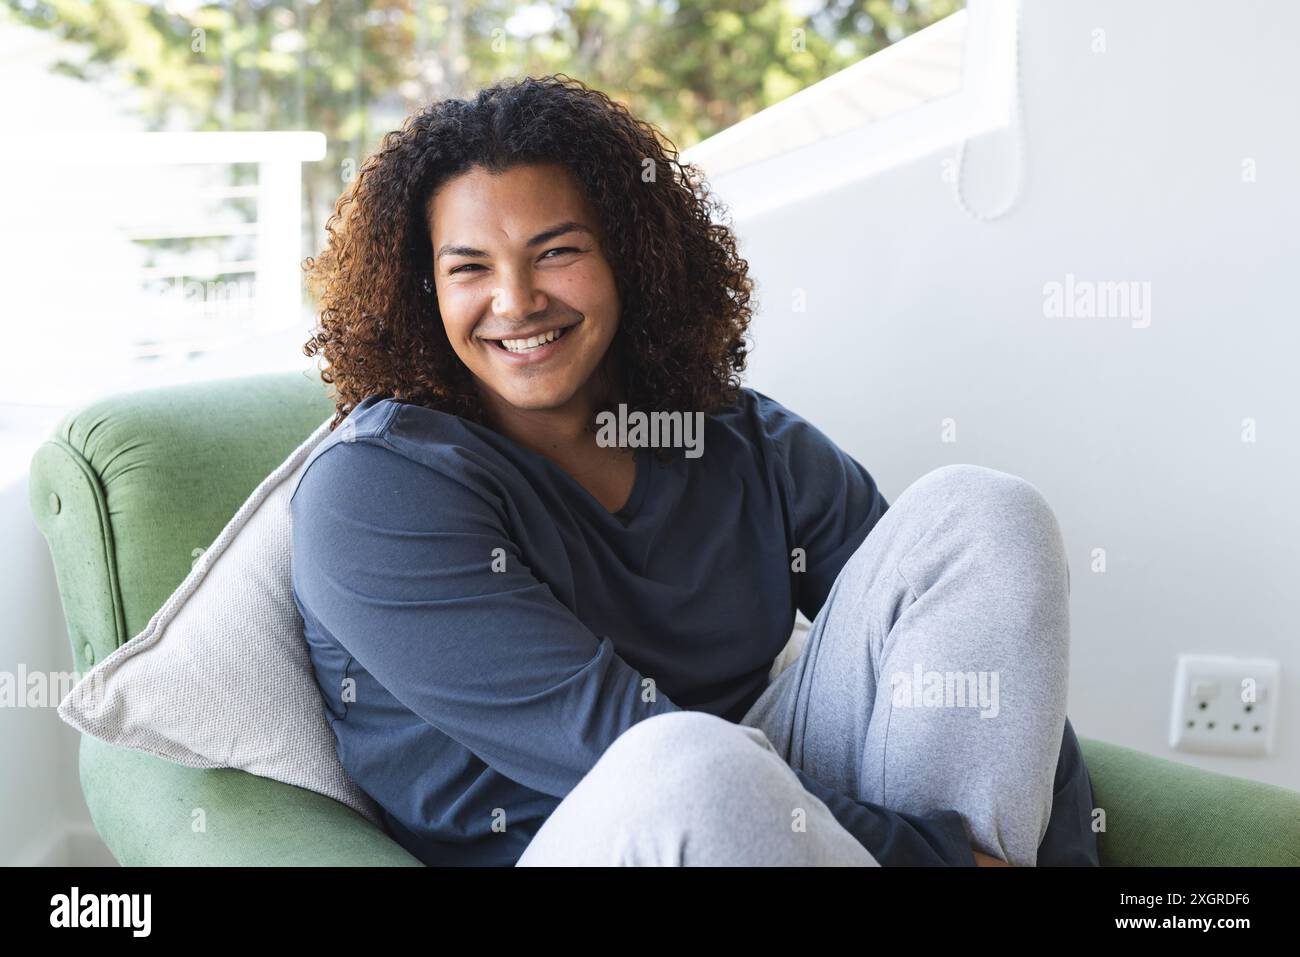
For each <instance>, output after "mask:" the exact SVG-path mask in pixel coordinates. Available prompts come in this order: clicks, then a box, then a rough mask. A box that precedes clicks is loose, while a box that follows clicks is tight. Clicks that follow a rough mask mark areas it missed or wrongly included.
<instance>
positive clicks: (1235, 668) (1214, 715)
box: [1169, 655, 1282, 755]
mask: <svg viewBox="0 0 1300 957" xmlns="http://www.w3.org/2000/svg"><path fill="white" fill-rule="evenodd" d="M1281 670H1282V669H1281V666H1280V665H1279V664H1278V662H1277V661H1276V660H1274V659H1270V658H1230V657H1227V656H1224V655H1179V656H1178V670H1177V672H1176V675H1175V678H1174V706H1173V711H1172V713H1171V716H1170V721H1169V746H1170V747H1171V748H1176V749H1178V750H1180V751H1197V752H1201V753H1204V754H1248V755H1249V754H1269V753H1270V752H1272V750H1273V738H1274V733H1275V732H1276V730H1277V715H1278V689H1279V687H1280V681H1279V678H1280V676H1281Z"/></svg>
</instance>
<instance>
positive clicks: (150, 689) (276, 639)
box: [59, 416, 381, 824]
mask: <svg viewBox="0 0 1300 957" xmlns="http://www.w3.org/2000/svg"><path fill="white" fill-rule="evenodd" d="M331 418H333V416H331ZM329 434H330V432H329V420H328V419H327V420H326V421H325V422H324V423H322V424H321V425H320V427H319V428H317V429H316V431H315V432H313V433H312V435H311V437H310V438H308V439H307V441H305V442H303V443H302V445H300V446H299V447H298V448H297V450H296V451H294V453H293V454H292V455H290V456H289V458H288V459H286V460H285V462H284V463H283V464H282V465H280V466H279V467H278V468H277V469H276V470H275V471H274V472H272V473H271V474H270V475H269V476H267V477H266V479H264V480H263V481H262V483H261V484H260V485H258V487H257V488H256V489H255V490H254V491H253V494H252V495H251V496H249V498H248V500H247V501H246V502H245V503H244V504H243V505H242V506H240V509H239V511H238V512H237V513H236V514H235V517H234V518H232V519H231V520H230V522H229V523H228V524H227V525H226V527H225V528H224V529H222V531H221V534H220V535H218V536H217V540H216V541H215V542H213V543H212V545H211V547H209V548H208V550H207V551H206V552H204V553H203V554H202V556H200V557H199V559H198V560H197V561H196V562H195V564H194V567H193V568H192V569H191V570H190V573H189V574H188V575H187V576H186V577H185V580H184V581H183V582H181V584H180V586H179V587H178V588H177V589H176V591H175V592H173V593H172V595H171V597H170V598H168V599H167V601H166V602H165V603H164V604H163V606H162V608H160V609H158V611H157V612H156V613H155V614H154V616H153V617H152V618H151V619H150V620H149V624H148V625H147V626H146V627H145V629H144V631H142V632H140V634H138V635H136V636H135V637H134V638H132V639H131V640H130V641H128V642H127V643H126V644H124V645H122V646H121V647H120V648H118V649H117V650H116V651H114V652H113V653H112V654H110V655H109V656H108V657H107V658H105V659H104V660H103V661H101V662H100V663H99V664H98V665H96V666H95V668H93V669H92V670H91V671H90V672H89V673H88V674H87V675H86V676H85V678H84V679H83V680H82V681H81V682H80V683H79V684H78V685H77V686H76V687H75V688H73V690H72V691H70V692H69V693H68V695H67V696H66V697H65V698H64V699H63V701H62V702H61V703H60V704H59V717H61V718H62V719H63V720H64V721H66V722H67V723H68V724H70V725H72V726H73V727H75V728H77V729H79V730H80V731H82V732H84V733H86V734H89V735H92V736H94V737H96V738H99V739H100V740H102V741H106V742H108V743H109V744H113V745H118V746H119V747H124V748H131V749H133V750H136V751H144V752H147V753H149V754H153V755H157V756H158V757H161V758H166V759H168V760H169V761H174V762H176V763H177V764H183V765H186V766H188V767H192V768H239V769H240V770H242V771H248V772H249V773H251V774H256V775H258V776H260V777H264V778H273V779H275V780H277V781H283V782H285V783H286V784H293V785H296V786H298V787H301V788H307V789H308V790H311V791H316V792H319V793H321V794H324V795H326V796H328V797H331V798H334V799H335V800H337V801H341V802H342V803H343V804H346V805H347V806H348V807H350V808H352V809H353V810H355V811H357V812H358V813H360V814H361V815H363V816H364V817H366V818H368V819H369V820H371V821H372V822H374V823H377V824H378V823H380V820H381V819H380V816H379V808H378V806H377V805H376V804H375V802H374V801H373V800H372V799H371V798H370V797H369V796H368V795H367V794H366V793H365V792H364V791H362V790H361V788H360V787H358V785H357V784H356V782H354V781H353V780H352V779H351V778H350V777H348V775H347V772H345V771H344V770H343V766H342V764H340V763H339V759H338V753H337V751H336V750H335V747H336V745H335V741H334V733H333V731H332V730H331V729H330V726H329V722H328V720H327V719H326V716H325V708H324V704H323V702H322V701H321V696H320V691H319V689H318V688H317V685H316V680H315V676H314V673H313V671H312V666H311V658H310V657H309V656H308V653H307V642H306V640H305V639H304V637H303V621H302V617H301V616H300V615H299V614H298V609H297V606H296V605H295V604H294V601H293V592H292V584H291V580H290V535H289V532H290V526H289V522H290V512H289V495H290V493H291V492H292V491H293V489H294V487H295V485H296V483H297V477H298V473H299V471H300V470H301V468H302V466H303V464H304V462H305V461H306V459H307V457H308V456H309V455H310V454H311V452H312V450H313V449H314V448H315V447H316V446H317V445H318V444H320V442H322V441H323V440H324V439H325V438H327V437H328V436H329Z"/></svg>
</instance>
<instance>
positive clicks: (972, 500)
mask: <svg viewBox="0 0 1300 957" xmlns="http://www.w3.org/2000/svg"><path fill="white" fill-rule="evenodd" d="M908 494H914V495H915V496H916V497H918V498H920V497H925V498H927V499H938V500H940V501H942V502H944V503H949V504H951V505H953V506H955V507H957V508H960V509H962V510H964V511H966V512H968V513H971V514H973V515H976V516H979V517H983V518H986V519H987V520H988V521H989V522H990V523H993V524H998V523H1003V522H1005V521H1007V520H1011V521H1013V522H1014V523H1015V524H1017V525H1020V526H1022V527H1028V528H1031V529H1033V530H1034V531H1035V532H1036V533H1037V535H1038V536H1039V537H1041V538H1043V539H1044V540H1045V542H1047V543H1048V544H1051V545H1053V546H1060V545H1061V544H1062V542H1061V539H1062V536H1061V527H1060V524H1059V523H1058V521H1057V519H1056V513H1055V512H1053V510H1052V507H1051V505H1050V504H1049V503H1048V501H1047V499H1046V497H1044V495H1043V493H1042V492H1041V491H1039V489H1038V488H1037V486H1035V485H1034V484H1033V483H1031V482H1029V481H1027V480H1026V479H1023V478H1021V477H1020V476H1018V475H1013V474H1012V473H1010V472H1002V471H999V470H997V469H991V468H987V467H986V466H983V465H969V464H956V465H944V466H941V467H940V468H937V469H933V470H931V471H929V472H926V473H925V474H924V475H922V476H921V477H920V478H919V479H917V480H916V481H915V482H913V483H912V485H911V486H909V487H908V488H907V489H906V490H905V492H904V495H908ZM901 500H902V497H901V496H900V502H901Z"/></svg>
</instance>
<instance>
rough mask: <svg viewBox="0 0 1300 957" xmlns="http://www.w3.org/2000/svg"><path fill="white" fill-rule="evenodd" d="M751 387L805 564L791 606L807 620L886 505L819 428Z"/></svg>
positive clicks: (795, 545)
mask: <svg viewBox="0 0 1300 957" xmlns="http://www.w3.org/2000/svg"><path fill="white" fill-rule="evenodd" d="M751 391H753V392H754V395H755V396H756V399H757V412H758V416H759V420H760V422H761V423H762V429H763V433H764V435H765V437H766V440H767V441H768V442H769V444H770V446H771V447H772V448H773V449H774V450H775V453H776V454H775V455H774V456H773V467H774V468H775V469H776V470H777V482H778V485H779V487H780V488H781V489H782V490H783V494H784V495H785V499H786V510H787V513H788V514H789V515H790V518H791V521H790V525H791V527H790V536H791V540H790V544H791V548H802V549H803V555H804V559H805V562H806V568H805V569H804V571H802V572H797V573H795V575H794V576H793V577H794V579H795V586H796V596H795V597H796V607H797V608H798V609H799V610H800V611H801V612H803V614H804V616H805V617H806V618H807V619H808V620H809V621H813V620H814V619H816V617H817V613H818V612H819V611H820V610H821V607H822V605H823V604H824V603H825V601H826V596H827V595H828V594H830V590H831V586H832V585H833V584H834V583H835V579H836V577H837V576H838V575H839V573H840V569H841V568H843V567H844V565H845V563H846V562H847V561H848V560H849V558H850V557H851V556H852V555H853V553H854V552H855V551H857V548H858V546H859V545H861V544H862V542H863V540H864V539H866V537H867V535H868V534H869V533H870V532H871V530H872V529H873V528H874V527H875V525H876V523H877V522H878V521H880V519H881V517H882V516H883V515H884V514H885V512H886V511H887V510H888V509H889V503H888V502H887V501H885V497H884V496H883V495H881V494H880V489H879V488H877V487H876V482H875V479H873V478H872V477H871V474H870V473H869V472H868V471H867V470H866V469H865V468H863V466H862V465H860V464H859V463H858V462H857V460H856V459H854V458H853V457H852V456H850V455H849V454H848V453H847V452H845V451H844V450H843V449H841V448H840V447H839V446H837V445H836V444H835V443H834V442H832V441H831V440H830V439H829V438H828V437H827V436H826V435H825V433H823V432H822V431H821V430H820V429H818V428H817V427H816V426H814V425H813V424H812V423H810V422H808V421H807V420H806V419H804V418H802V417H801V416H799V415H797V414H796V413H794V412H791V411H790V410H789V409H787V408H785V406H783V405H781V404H780V403H779V402H777V401H776V400H774V399H771V398H769V397H768V396H766V395H763V393H761V392H757V391H754V390H751Z"/></svg>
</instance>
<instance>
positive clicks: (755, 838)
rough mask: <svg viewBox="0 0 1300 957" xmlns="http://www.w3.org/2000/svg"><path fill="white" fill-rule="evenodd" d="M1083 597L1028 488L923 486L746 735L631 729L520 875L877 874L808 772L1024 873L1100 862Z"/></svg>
mask: <svg viewBox="0 0 1300 957" xmlns="http://www.w3.org/2000/svg"><path fill="white" fill-rule="evenodd" d="M1069 587H1070V586H1069V570H1068V565H1067V563H1066V556H1065V549H1064V545H1063V542H1062V537H1061V532H1060V528H1059V526H1058V524H1057V521H1056V518H1055V516H1054V515H1053V513H1052V510H1051V508H1050V507H1049V506H1048V504H1047V502H1046V501H1045V500H1044V498H1043V496H1042V495H1041V494H1040V493H1039V492H1038V490H1037V489H1036V488H1034V486H1033V485H1031V484H1030V483H1028V482H1026V481H1025V480H1023V479H1021V478H1018V477H1016V476H1013V475H1009V474H1007V473H1005V472H999V471H995V470H992V469H988V468H983V467H980V466H973V465H950V466H946V467H944V468H939V469H935V470H934V471H932V472H929V473H927V474H926V475H924V476H922V477H921V478H920V479H918V480H917V481H916V482H914V483H913V484H912V485H910V486H909V487H908V488H907V489H906V490H904V492H903V493H902V494H901V495H900V496H899V497H898V499H897V501H895V502H894V503H893V504H891V506H890V507H889V509H888V511H887V512H886V513H885V515H884V517H883V518H882V519H881V520H880V521H879V522H878V523H877V525H876V527H875V528H873V529H872V531H871V533H870V534H869V535H868V536H867V538H866V539H865V540H864V541H863V543H862V545H861V546H860V547H859V548H858V549H857V551H856V552H855V553H854V554H853V555H852V556H851V558H850V559H849V561H848V562H847V563H846V564H845V565H844V567H843V568H842V569H841V571H840V573H839V576H838V577H837V578H836V580H835V583H834V585H833V586H832V588H831V591H830V594H829V596H828V597H827V599H826V602H825V604H824V605H823V606H822V609H821V611H820V612H819V613H818V615H817V618H816V620H815V621H814V622H813V624H812V628H811V629H810V631H809V632H808V635H807V640H806V643H805V644H804V647H803V649H802V651H801V652H800V653H799V656H798V658H796V659H795V660H794V662H793V663H792V664H791V665H790V666H789V667H787V668H786V669H785V670H783V671H782V672H781V673H780V674H778V675H777V676H776V677H775V678H774V679H773V680H772V681H771V683H770V684H769V685H768V687H767V689H766V690H765V691H764V692H763V694H762V696H761V697H759V699H758V700H757V701H756V702H755V703H754V705H753V707H752V708H750V710H749V712H748V713H747V714H746V715H745V717H744V718H743V719H742V721H741V723H740V724H733V723H732V722H729V721H727V720H725V719H723V718H720V717H717V716H714V715H711V714H707V713H705V712H699V711H680V712H673V713H669V714H663V715H658V716H656V717H653V718H649V719H646V720H644V721H641V722H639V723H637V724H635V725H633V726H632V727H631V728H629V729H628V730H627V731H625V732H624V733H623V734H622V735H620V736H619V737H618V739H617V740H615V741H614V742H613V744H611V745H610V746H609V747H608V748H607V749H606V750H605V753H604V754H603V755H602V756H601V758H600V760H599V761H597V762H596V764H595V765H594V766H593V767H592V768H591V770H590V771H589V772H588V773H587V774H586V776H585V777H584V778H583V779H582V780H581V781H580V782H579V783H578V784H577V786H576V787H574V789H573V790H572V791H570V792H569V794H568V795H567V796H566V797H565V798H564V800H562V801H561V802H560V804H559V805H558V806H557V808H556V810H555V811H554V812H553V813H552V815H551V816H550V817H549V818H548V819H547V820H546V822H545V823H544V824H543V825H542V827H541V829H540V830H539V831H538V833H537V834H536V835H535V836H534V838H533V840H532V842H531V843H530V844H529V846H528V847H527V848H526V849H525V851H524V854H523V855H522V856H521V857H520V859H519V861H518V865H519V866H530V865H542V866H547V865H572V864H579V865H581V864H593V865H602V864H610V865H742V866H743V865H857V866H875V865H876V864H877V862H876V860H875V858H873V857H872V855H871V854H870V853H869V852H868V851H867V850H866V849H864V848H863V847H862V846H861V845H860V844H859V843H858V841H857V840H856V839H855V838H854V837H853V835H851V834H850V833H849V832H848V831H847V830H845V829H844V828H843V827H842V826H841V825H840V824H839V822H837V821H836V820H835V818H834V817H833V816H832V815H831V812H830V810H829V809H828V808H827V807H826V805H825V804H824V803H822V802H821V801H820V800H819V799H818V798H816V797H815V796H814V795H812V794H810V793H809V792H808V791H807V790H805V789H804V788H803V787H802V785H801V784H800V783H799V780H798V778H797V777H796V776H795V774H794V772H793V771H792V770H791V768H800V769H801V770H803V771H805V772H806V773H807V774H809V775H810V776H811V777H813V778H816V779H817V780H819V781H821V782H822V783H824V784H826V785H828V786H830V787H833V788H835V789H836V790H839V791H841V792H843V793H845V794H847V795H849V796H850V797H854V798H856V799H857V800H861V801H871V802H874V803H876V804H880V805H883V806H884V807H887V808H890V809H892V810H896V811H904V812H910V813H914V814H921V813H925V812H926V811H929V810H932V809H936V808H952V809H955V810H957V811H959V812H960V813H961V815H962V817H963V820H964V821H965V823H966V826H967V831H968V832H969V836H970V841H971V845H972V847H974V848H975V849H976V850H978V851H981V852H983V853H986V854H990V855H992V856H994V857H997V858H1000V859H1002V860H1005V861H1007V862H1008V863H1011V864H1014V865H1017V866H1031V867H1032V866H1034V865H1035V864H1036V863H1095V860H1088V859H1086V858H1088V857H1090V856H1092V855H1095V843H1093V844H1092V846H1091V848H1090V849H1089V850H1088V851H1087V852H1086V853H1085V852H1084V851H1083V850H1082V848H1083V845H1084V844H1085V843H1087V842H1088V841H1089V839H1090V838H1091V837H1092V835H1091V833H1090V831H1089V828H1088V822H1087V815H1088V814H1089V812H1090V809H1091V800H1092V791H1091V784H1090V782H1089V781H1088V777H1087V771H1086V768H1085V767H1084V765H1083V761H1082V756H1081V753H1080V751H1079V745H1078V741H1077V739H1076V738H1075V736H1074V734H1073V731H1072V729H1071V728H1070V727H1069V723H1068V722H1067V721H1066V715H1065V705H1066V682H1067V672H1068V661H1069V636H1070V625H1069V608H1068V603H1069ZM1054 794H1055V797H1056V803H1057V804H1059V805H1060V806H1059V807H1057V808H1055V809H1054V801H1053V798H1054ZM1049 818H1050V819H1051V823H1052V832H1053V841H1054V842H1055V844H1056V846H1055V847H1053V848H1052V849H1051V853H1050V854H1048V853H1047V851H1048V847H1047V842H1044V838H1045V837H1046V836H1047V835H1048V830H1049ZM1058 818H1059V820H1058ZM795 822H797V824H796V823H795ZM1040 845H1042V848H1043V851H1042V853H1040Z"/></svg>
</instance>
